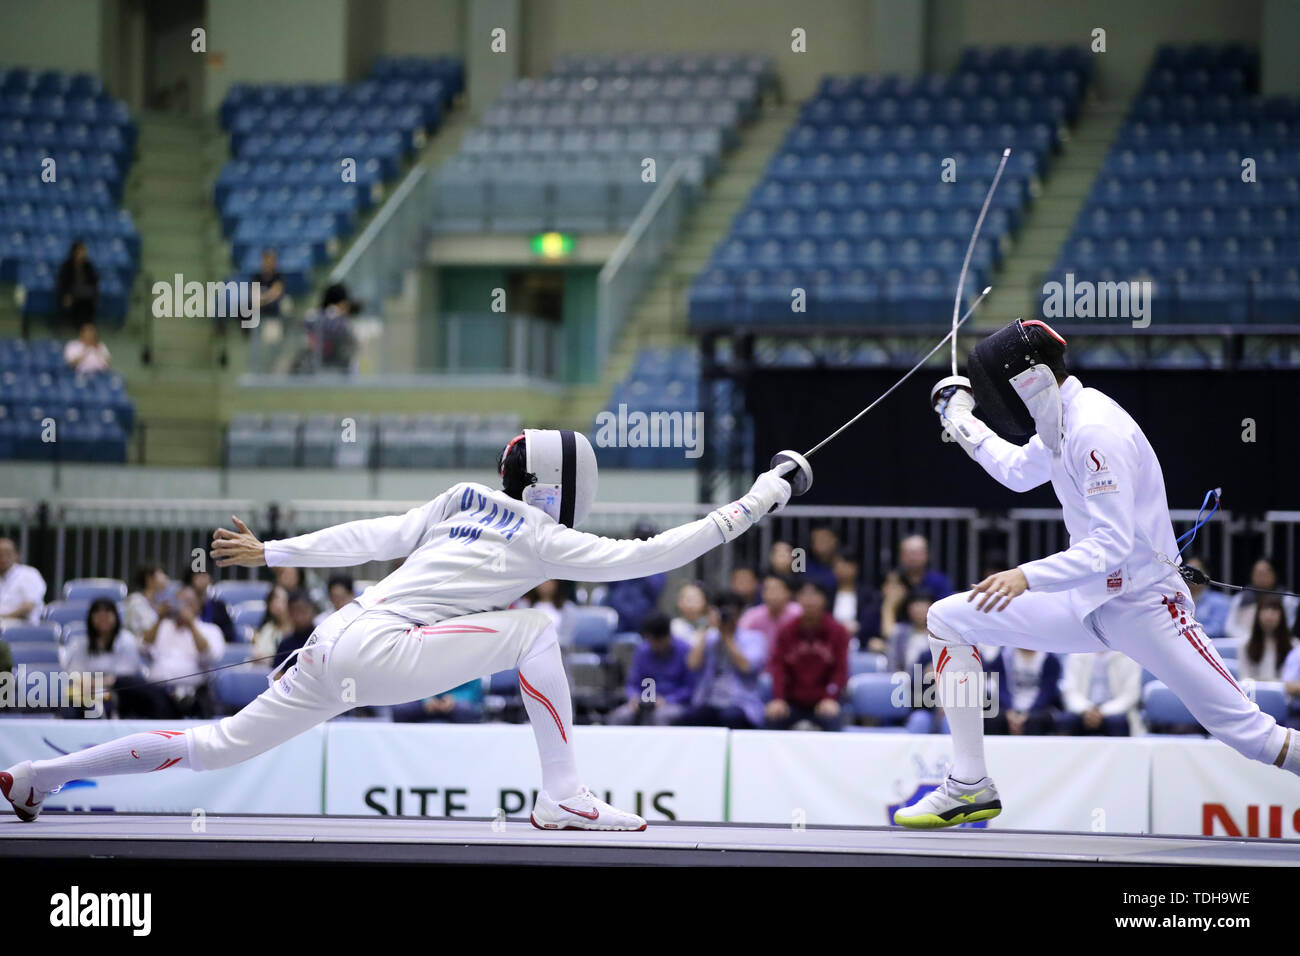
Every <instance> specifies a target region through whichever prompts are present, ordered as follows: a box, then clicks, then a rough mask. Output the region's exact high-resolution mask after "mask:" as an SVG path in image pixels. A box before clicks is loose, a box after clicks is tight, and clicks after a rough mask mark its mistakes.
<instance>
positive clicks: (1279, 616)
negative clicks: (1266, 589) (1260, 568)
mask: <svg viewBox="0 0 1300 956" xmlns="http://www.w3.org/2000/svg"><path fill="white" fill-rule="evenodd" d="M1294 643H1295V636H1294V635H1293V634H1292V633H1291V628H1290V627H1289V626H1288V625H1287V623H1286V611H1285V610H1284V609H1283V607H1282V599H1281V598H1279V597H1278V596H1277V595H1276V594H1260V595H1257V596H1256V600H1255V626H1254V627H1252V628H1251V629H1250V638H1249V639H1248V640H1247V641H1246V643H1245V644H1244V645H1242V648H1241V652H1240V659H1239V660H1238V664H1239V665H1240V667H1241V674H1240V677H1241V679H1242V680H1257V681H1276V680H1281V679H1282V663H1283V662H1284V661H1285V660H1286V659H1287V656H1288V655H1289V654H1290V653H1291V646H1292V644H1294Z"/></svg>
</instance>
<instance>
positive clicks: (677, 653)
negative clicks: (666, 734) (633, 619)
mask: <svg viewBox="0 0 1300 956" xmlns="http://www.w3.org/2000/svg"><path fill="white" fill-rule="evenodd" d="M641 636H642V638H643V640H642V641H641V643H640V645H639V646H638V647H637V649H636V654H634V655H633V657H632V663H631V665H630V666H629V667H628V669H627V684H626V691H627V701H626V702H625V703H623V704H621V705H619V706H618V707H617V708H615V709H614V710H613V711H612V712H611V713H610V715H609V722H610V723H611V724H655V725H658V726H664V725H666V724H673V723H676V722H677V721H678V719H680V718H681V716H682V714H683V713H684V712H685V711H686V707H687V706H688V705H689V704H690V702H691V691H692V690H694V686H695V679H694V675H693V674H692V673H691V670H690V668H688V667H687V666H686V658H687V656H688V655H689V654H690V652H691V647H690V645H689V644H687V643H686V642H685V641H683V640H680V639H678V638H676V637H673V634H672V628H671V626H670V625H669V622H668V617H667V615H664V614H652V615H650V617H648V618H646V621H645V625H644V626H643V627H642V630H641Z"/></svg>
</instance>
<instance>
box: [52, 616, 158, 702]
mask: <svg viewBox="0 0 1300 956" xmlns="http://www.w3.org/2000/svg"><path fill="white" fill-rule="evenodd" d="M63 653H64V663H65V666H66V668H67V670H68V673H69V676H77V677H79V678H80V680H81V688H82V695H81V702H82V706H83V707H89V706H92V701H91V700H90V699H89V697H88V696H87V695H88V692H89V691H90V690H91V689H92V688H93V685H94V681H95V680H96V676H97V675H98V679H100V680H102V681H103V689H104V690H106V691H108V692H109V695H108V699H107V701H106V706H105V708H104V713H105V715H106V716H116V717H152V716H154V713H155V711H156V709H157V708H156V707H155V706H154V705H153V704H151V703H150V702H149V700H148V698H149V695H148V694H147V693H146V694H141V693H140V691H138V690H130V689H124V690H122V691H121V692H120V693H114V687H115V685H116V684H117V681H118V679H119V678H128V680H126V681H124V683H126V684H130V683H139V682H140V679H141V677H142V675H143V673H144V664H143V662H142V661H141V660H140V642H139V639H138V638H137V637H136V636H135V635H134V634H132V633H131V632H130V631H128V630H124V629H123V627H122V620H121V618H120V617H119V616H118V613H117V604H116V603H114V602H113V601H110V600H109V599H108V598H96V599H95V600H93V601H91V602H90V607H89V608H88V609H87V611H86V630H85V631H84V632H83V633H80V634H74V635H73V636H72V638H71V639H70V640H69V641H68V643H67V645H66V646H65V647H64V651H63ZM158 690H159V692H161V689H158Z"/></svg>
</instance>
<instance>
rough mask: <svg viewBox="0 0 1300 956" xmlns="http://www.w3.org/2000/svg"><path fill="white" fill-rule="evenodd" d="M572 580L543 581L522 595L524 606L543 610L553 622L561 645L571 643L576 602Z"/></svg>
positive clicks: (576, 609) (565, 645) (576, 607)
mask: <svg viewBox="0 0 1300 956" xmlns="http://www.w3.org/2000/svg"><path fill="white" fill-rule="evenodd" d="M573 595H574V589H573V582H572V581H555V580H550V581H543V582H542V583H541V584H539V585H537V587H535V588H533V589H532V590H531V591H529V592H528V593H527V594H526V595H524V601H525V602H526V603H525V604H524V606H525V607H531V608H533V609H534V610H538V611H541V612H543V613H544V614H545V615H546V616H547V617H549V618H550V619H551V621H552V623H554V624H555V630H556V634H557V637H558V638H559V641H560V646H561V647H568V646H569V645H570V644H572V643H573V628H574V621H575V618H576V615H577V611H578V602H577V601H575V600H574V599H573Z"/></svg>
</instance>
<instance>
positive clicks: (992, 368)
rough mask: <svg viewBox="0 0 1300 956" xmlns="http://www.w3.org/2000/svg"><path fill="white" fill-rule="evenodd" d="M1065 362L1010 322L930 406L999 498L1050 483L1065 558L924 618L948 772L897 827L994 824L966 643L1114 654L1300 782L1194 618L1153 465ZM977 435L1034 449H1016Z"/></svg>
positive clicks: (1130, 426)
mask: <svg viewBox="0 0 1300 956" xmlns="http://www.w3.org/2000/svg"><path fill="white" fill-rule="evenodd" d="M1064 355H1065V340H1064V339H1063V338H1061V336H1059V335H1058V334H1057V333H1056V332H1055V331H1054V330H1052V329H1051V328H1050V327H1048V326H1047V325H1046V324H1044V323H1042V322H1039V321H1025V322H1021V321H1019V320H1017V321H1016V322H1014V323H1012V324H1011V325H1009V326H1007V327H1006V328H1004V329H1002V330H1000V331H999V332H997V333H994V334H993V335H991V336H989V337H988V338H986V339H984V340H983V341H982V342H980V343H979V344H978V345H977V346H976V347H975V349H974V350H973V352H972V355H971V358H970V361H969V363H968V372H969V376H970V377H969V379H966V378H962V377H954V378H949V379H944V380H943V381H941V382H939V384H938V385H936V386H935V389H934V392H933V393H932V399H933V400H934V402H935V407H936V410H937V411H938V412H939V415H940V418H941V420H942V422H943V425H944V430H945V434H946V435H947V436H949V437H950V438H951V440H953V441H955V442H956V443H958V444H959V445H961V447H962V448H963V449H964V450H965V451H966V453H967V454H968V455H970V457H971V458H973V459H974V460H975V461H976V462H978V463H979V464H980V466H981V467H982V468H984V470H985V471H987V472H988V473H989V474H990V475H992V476H993V477H994V478H995V479H997V480H998V481H999V482H1001V483H1002V484H1003V485H1005V486H1006V487H1008V488H1010V489H1012V490H1013V491H1021V492H1023V491H1029V490H1030V489H1032V488H1036V487H1038V486H1039V485H1042V484H1045V483H1047V482H1051V484H1052V488H1053V490H1054V491H1055V492H1056V497H1057V499H1058V500H1059V501H1060V503H1061V509H1062V511H1063V514H1064V518H1065V526H1066V530H1067V531H1068V532H1069V535H1070V545H1069V547H1068V548H1066V549H1065V550H1064V551H1060V552H1058V553H1056V554H1053V555H1049V556H1047V557H1045V558H1041V559H1039V560H1035V561H1028V562H1026V563H1025V564H1022V565H1020V566H1019V567H1018V568H1013V569H1011V570H1008V571H1003V572H1001V573H999V574H995V575H991V576H990V577H988V578H986V579H985V580H984V581H981V582H980V583H979V584H977V585H976V586H975V587H974V589H973V590H971V591H968V592H964V593H958V594H954V595H952V596H950V597H947V598H944V599H943V600H941V601H938V602H937V603H935V604H934V605H932V606H931V608H930V612H929V618H928V625H929V631H930V647H931V651H932V654H933V658H934V669H935V677H936V686H937V691H938V694H939V702H940V704H941V705H942V706H943V708H944V711H945V713H946V715H947V717H948V724H949V728H950V731H951V735H952V743H953V764H952V768H951V771H950V773H949V775H948V777H947V778H946V780H945V781H944V783H943V784H942V785H941V786H940V787H939V788H938V789H937V790H935V791H933V792H931V793H929V794H927V795H926V796H924V797H922V798H921V799H920V800H919V801H918V802H917V803H915V804H913V805H912V806H909V807H904V808H902V809H900V810H898V811H897V812H896V813H895V815H894V820H895V822H896V823H899V824H901V825H903V826H908V827H916V828H936V827H947V826H955V825H957V824H959V823H965V822H969V821H975V820H987V819H990V818H991V817H994V816H996V815H997V814H998V813H1000V812H1001V806H1002V804H1001V800H1000V797H999V795H998V791H997V788H996V786H994V784H993V781H992V780H991V779H990V778H989V776H988V772H987V769H986V767H985V763H984V736H983V735H984V730H983V713H982V703H983V701H982V692H975V690H974V689H975V688H978V687H982V683H983V680H982V679H983V673H982V672H983V670H984V667H983V663H982V661H981V660H980V654H979V650H978V648H977V645H979V644H992V645H997V646H1010V647H1024V648H1029V649H1032V650H1042V651H1049V652H1053V653H1087V652H1094V651H1102V650H1107V649H1114V650H1117V651H1120V652H1122V653H1124V654H1127V655H1128V656H1129V657H1131V658H1133V659H1134V660H1136V661H1137V662H1138V663H1140V664H1141V665H1142V666H1143V667H1145V668H1146V669H1147V670H1149V671H1150V672H1151V673H1152V674H1154V675H1155V676H1156V677H1157V678H1158V679H1159V680H1162V681H1164V683H1165V684H1167V685H1168V686H1169V687H1170V689H1172V690H1173V692H1174V693H1175V694H1177V695H1178V697H1179V698H1180V699H1181V700H1182V701H1183V703H1184V704H1186V705H1187V708H1188V709H1189V710H1190V711H1191V712H1192V714H1193V715H1194V716H1195V717H1196V719H1197V721H1198V722H1199V723H1200V724H1201V725H1202V726H1203V727H1204V728H1205V729H1206V730H1208V731H1209V732H1210V733H1212V734H1213V735H1214V736H1216V737H1217V738H1219V739H1220V740H1222V741H1223V742H1224V743H1226V744H1228V745H1229V746H1231V747H1232V748H1234V749H1235V750H1237V751H1239V752H1240V753H1242V754H1244V755H1245V756H1247V757H1249V758H1251V759H1252V760H1259V761H1263V762H1265V763H1271V764H1275V765H1276V766H1279V767H1284V768H1285V769H1288V770H1290V771H1292V772H1293V773H1297V774H1300V739H1297V737H1296V734H1295V732H1294V731H1290V730H1288V729H1286V728H1284V727H1281V726H1279V725H1278V724H1277V722H1276V721H1275V720H1274V719H1273V718H1272V717H1270V716H1269V715H1268V714H1265V713H1263V712H1262V711H1260V709H1259V707H1258V706H1256V705H1255V703H1254V701H1252V700H1251V699H1250V697H1249V696H1248V693H1247V691H1246V690H1244V689H1243V688H1242V687H1241V686H1240V685H1239V684H1238V682H1237V681H1236V680H1235V679H1234V678H1233V676H1232V674H1231V673H1230V671H1229V670H1228V668H1227V667H1226V666H1225V665H1224V663H1223V660H1222V659H1221V658H1220V657H1219V654H1218V653H1217V652H1216V651H1215V649H1214V645H1213V643H1212V642H1211V641H1210V640H1209V639H1208V638H1207V637H1206V635H1205V631H1204V630H1203V629H1202V628H1201V626H1200V625H1199V624H1198V623H1197V621H1196V618H1195V617H1194V615H1193V611H1194V605H1193V603H1192V598H1191V593H1190V592H1189V590H1188V588H1187V585H1186V583H1185V582H1184V580H1183V578H1182V576H1181V575H1180V574H1179V573H1178V570H1177V568H1176V565H1177V563H1178V558H1177V551H1178V546H1177V544H1176V543H1175V538H1174V531H1173V526H1172V524H1171V522H1170V519H1169V508H1168V505H1167V503H1166V497H1165V486H1164V476H1163V474H1162V472H1161V470H1160V462H1159V460H1158V459H1157V458H1156V454H1155V451H1154V450H1153V449H1152V447H1151V445H1150V443H1149V442H1148V441H1147V439H1146V436H1145V435H1144V434H1143V433H1142V430H1141V428H1139V427H1138V425H1137V422H1135V421H1134V420H1133V419H1132V418H1131V417H1130V416H1129V414H1128V413H1127V412H1125V411H1124V409H1122V408H1121V407H1120V406H1119V405H1118V404H1116V403H1115V402H1114V401H1113V400H1112V399H1110V398H1108V397H1107V396H1106V395H1104V394H1103V393H1101V392H1099V391H1097V390H1096V389H1093V388H1085V387H1084V385H1083V384H1082V383H1081V382H1080V381H1079V379H1078V378H1077V377H1075V376H1073V375H1068V376H1067V375H1066V372H1065V364H1064ZM976 408H978V410H979V412H980V414H981V415H982V416H983V417H984V418H986V419H988V423H987V424H986V422H985V421H984V420H982V419H981V418H978V417H976V415H975V410H976ZM990 424H991V425H993V426H994V427H995V428H996V429H997V430H998V431H999V432H1003V433H1010V434H1019V435H1025V434H1032V437H1031V438H1030V439H1029V441H1028V443H1027V444H1025V445H1016V444H1013V443H1012V442H1010V441H1007V440H1005V439H1004V438H1002V437H1000V436H999V435H998V434H995V433H994V431H993V430H992V429H990V428H989V427H988V426H989V425H990Z"/></svg>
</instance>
